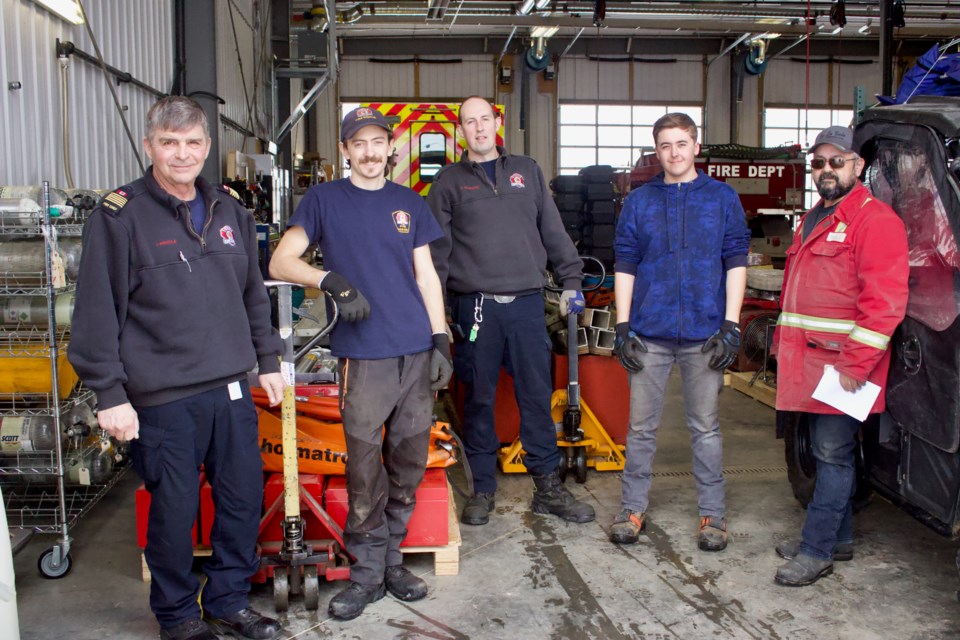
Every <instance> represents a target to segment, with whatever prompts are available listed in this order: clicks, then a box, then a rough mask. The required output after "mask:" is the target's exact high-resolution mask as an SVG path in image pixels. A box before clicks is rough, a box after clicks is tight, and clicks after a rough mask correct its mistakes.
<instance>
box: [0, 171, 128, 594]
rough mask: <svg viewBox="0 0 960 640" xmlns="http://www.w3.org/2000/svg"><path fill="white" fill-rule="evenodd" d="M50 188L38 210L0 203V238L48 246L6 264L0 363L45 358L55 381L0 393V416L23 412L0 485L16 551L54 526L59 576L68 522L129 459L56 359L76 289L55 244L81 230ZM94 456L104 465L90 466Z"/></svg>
mask: <svg viewBox="0 0 960 640" xmlns="http://www.w3.org/2000/svg"><path fill="white" fill-rule="evenodd" d="M49 190H50V189H49V184H48V183H44V185H43V201H44V207H43V212H42V214H37V213H36V212H28V211H10V210H3V211H0V237H3V238H4V239H5V240H23V239H27V238H42V239H43V251H44V255H43V270H42V271H36V272H34V271H21V270H8V271H3V270H2V269H0V296H3V298H4V299H5V300H7V301H8V304H7V306H6V307H4V310H5V311H6V316H5V317H4V318H3V320H2V324H0V365H2V361H3V359H5V358H10V359H16V358H33V359H43V358H45V359H47V360H48V361H49V366H50V385H49V390H38V389H36V388H18V382H17V380H13V381H12V385H13V388H12V389H11V388H10V387H7V388H6V389H4V391H3V392H0V425H2V424H3V421H8V420H14V421H17V422H15V423H14V426H13V428H12V429H6V430H4V434H5V435H4V438H5V439H4V441H3V442H2V444H0V488H2V490H3V495H4V503H5V511H6V518H7V524H8V527H9V528H10V531H11V534H12V536H11V538H12V543H13V548H14V553H16V552H17V551H18V550H19V549H20V548H22V547H23V546H24V545H25V544H26V543H27V541H28V540H29V539H30V537H31V536H32V535H33V534H38V533H39V534H56V535H57V536H58V540H57V541H56V543H55V544H54V545H53V546H52V547H51V548H50V549H47V550H46V551H44V552H43V553H42V554H41V556H40V558H39V560H38V567H39V569H40V572H41V574H42V575H44V576H45V577H47V578H60V577H63V576H65V575H66V574H67V573H68V572H69V571H70V568H71V558H70V544H71V538H70V531H71V529H72V528H73V527H74V526H75V525H76V524H77V522H78V521H79V520H80V519H81V518H82V517H83V516H84V515H86V513H87V512H88V511H89V510H90V509H91V508H92V507H93V505H94V504H96V503H97V502H98V501H99V500H100V498H102V497H103V496H104V495H105V494H106V492H107V491H109V490H110V488H111V487H112V486H113V485H114V484H116V483H117V481H118V480H119V479H120V477H121V476H122V475H123V473H124V472H125V470H126V467H123V466H120V467H117V468H114V465H113V461H114V459H118V461H120V460H122V454H120V453H119V452H118V451H115V450H113V447H114V444H113V443H112V442H111V441H110V439H109V437H107V436H106V434H104V433H103V432H101V431H100V429H99V427H98V426H97V424H96V418H95V416H94V413H93V410H92V408H91V406H92V403H93V401H94V394H93V392H92V391H90V390H89V389H86V388H84V387H83V386H82V385H81V384H79V383H75V384H73V385H70V384H69V378H67V382H64V380H62V379H61V375H62V374H64V375H66V374H65V372H61V370H60V368H61V365H62V363H63V361H64V358H65V354H66V345H67V343H68V341H69V332H70V329H69V324H68V323H63V322H60V323H58V318H57V315H58V313H60V314H62V313H63V310H62V309H60V310H58V308H57V306H58V305H57V298H58V296H66V295H71V294H72V293H73V292H74V291H75V288H76V287H75V285H73V284H71V283H68V282H67V281H66V278H65V276H64V275H63V265H58V264H57V262H58V261H59V260H60V256H59V254H58V253H57V249H56V247H57V243H58V238H60V237H71V236H73V237H79V236H80V235H81V232H82V228H83V220H82V219H80V218H78V217H74V216H70V217H65V218H55V217H51V215H50V213H51V207H50V204H49V203H50V193H49ZM58 270H59V271H60V273H59V274H58ZM40 298H42V299H43V300H44V302H45V307H46V308H45V309H43V310H42V312H45V313H44V315H45V316H46V317H45V318H38V317H37V313H38V310H37V308H36V303H34V308H33V309H32V310H31V308H30V304H29V302H28V301H29V300H31V299H33V300H36V299H40ZM10 300H14V301H15V302H16V301H19V304H11V303H10V302H9V301H10ZM67 310H68V311H69V307H68V308H67ZM8 366H9V365H8ZM41 366H42V365H41ZM28 386H29V385H24V387H28ZM64 391H65V392H66V393H65V397H63V398H61V393H62V392H64ZM27 421H33V422H29V423H28V422H27ZM27 424H29V425H30V426H33V427H34V428H35V429H39V428H41V427H38V426H37V425H44V427H45V428H46V429H47V430H48V431H47V434H46V435H47V436H48V441H47V442H46V443H40V444H47V445H50V444H51V443H50V442H49V441H50V440H52V446H48V447H39V446H37V443H35V442H33V441H30V443H29V445H26V444H25V443H24V441H23V439H24V436H25V435H26V433H27V429H26V428H25V427H26V425H27ZM17 425H20V428H21V432H20V434H19V435H17V434H16V428H17ZM94 462H95V463H98V466H97V468H96V469H91V467H94V464H92V463H94Z"/></svg>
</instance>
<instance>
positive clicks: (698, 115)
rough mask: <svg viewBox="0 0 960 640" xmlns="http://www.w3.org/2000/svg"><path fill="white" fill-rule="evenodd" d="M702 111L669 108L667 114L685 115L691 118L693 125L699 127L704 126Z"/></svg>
mask: <svg viewBox="0 0 960 640" xmlns="http://www.w3.org/2000/svg"><path fill="white" fill-rule="evenodd" d="M702 111H703V110H702V109H701V108H700V107H690V106H686V107H667V113H685V114H687V115H688V116H690V119H691V120H693V123H694V124H695V125H697V126H698V127H699V126H700V125H701V124H703V121H702Z"/></svg>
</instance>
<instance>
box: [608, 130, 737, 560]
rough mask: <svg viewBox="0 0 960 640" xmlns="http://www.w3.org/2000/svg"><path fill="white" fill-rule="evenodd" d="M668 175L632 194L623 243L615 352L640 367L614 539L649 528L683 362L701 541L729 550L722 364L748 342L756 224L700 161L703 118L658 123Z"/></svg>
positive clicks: (633, 378)
mask: <svg viewBox="0 0 960 640" xmlns="http://www.w3.org/2000/svg"><path fill="white" fill-rule="evenodd" d="M653 138H654V143H655V144H656V153H657V157H658V158H659V160H660V164H661V166H662V167H663V171H664V172H663V173H662V174H660V175H658V176H657V177H656V178H654V179H653V180H652V181H651V182H649V183H647V184H645V185H644V186H643V187H641V188H640V189H638V190H636V191H633V192H632V193H630V195H629V196H627V199H626V200H625V202H624V205H623V211H622V213H621V215H620V221H619V223H618V225H617V235H616V242H615V249H616V265H615V269H616V278H615V281H614V289H615V295H616V301H617V326H616V332H617V339H616V348H615V353H616V355H617V357H618V358H619V359H620V363H621V364H622V365H623V367H624V368H625V369H626V370H627V371H628V372H629V373H630V430H629V432H628V434H627V463H626V467H625V468H624V471H623V492H622V501H621V502H622V504H621V506H622V509H621V511H620V512H619V513H618V514H617V516H616V517H615V518H614V521H613V526H612V527H611V529H610V540H611V541H613V542H618V543H634V542H636V541H637V539H638V537H639V534H640V532H641V531H643V529H644V527H645V525H646V511H647V504H648V502H647V495H648V493H649V491H650V481H651V472H652V467H653V454H654V452H655V450H656V436H657V428H658V427H659V426H660V416H661V414H662V413H663V401H664V389H665V387H666V384H667V379H668V378H669V376H670V371H671V369H672V368H673V364H674V363H675V362H676V363H677V364H678V365H679V366H680V374H681V376H682V379H683V395H684V407H685V409H686V414H687V425H688V427H689V429H690V436H691V447H692V449H693V475H694V478H695V480H696V484H697V494H698V497H699V515H700V523H699V530H698V545H699V547H700V549H702V550H704V551H720V550H722V549H724V548H726V546H727V526H726V519H725V514H724V485H723V447H722V442H721V437H720V423H719V421H718V419H717V404H718V394H719V393H720V390H721V389H722V388H723V370H724V369H726V368H727V367H728V366H729V365H730V364H731V363H732V362H733V360H734V358H736V355H737V351H738V350H739V348H740V326H739V317H740V305H741V304H742V302H743V293H744V290H745V288H746V279H747V270H746V265H747V253H748V250H749V246H750V232H749V231H748V230H747V225H746V217H745V215H744V212H743V207H742V206H741V205H740V200H739V198H738V196H737V194H736V192H735V191H734V190H733V188H731V187H730V186H728V185H726V184H725V183H723V182H719V181H717V180H714V179H712V178H710V177H708V176H706V175H705V174H704V173H703V172H702V171H698V170H697V169H696V168H695V167H694V159H695V158H696V156H697V154H698V153H699V151H700V145H699V144H697V126H696V124H695V123H694V122H693V120H691V119H690V117H689V116H687V115H686V114H683V113H668V114H667V115H665V116H663V117H662V118H660V119H659V120H658V121H657V122H656V123H655V124H654V128H653Z"/></svg>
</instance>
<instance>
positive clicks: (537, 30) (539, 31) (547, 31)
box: [530, 26, 560, 38]
mask: <svg viewBox="0 0 960 640" xmlns="http://www.w3.org/2000/svg"><path fill="white" fill-rule="evenodd" d="M559 30H560V27H556V26H554V27H534V28H533V29H531V30H530V37H531V38H550V37H552V36H554V35H555V34H556V33H557V31H559Z"/></svg>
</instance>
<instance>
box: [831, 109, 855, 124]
mask: <svg viewBox="0 0 960 640" xmlns="http://www.w3.org/2000/svg"><path fill="white" fill-rule="evenodd" d="M852 122H853V111H851V110H849V109H841V110H839V111H834V112H833V117H832V123H833V124H838V125H840V126H841V127H849V126H850V124H851V123H852Z"/></svg>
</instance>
